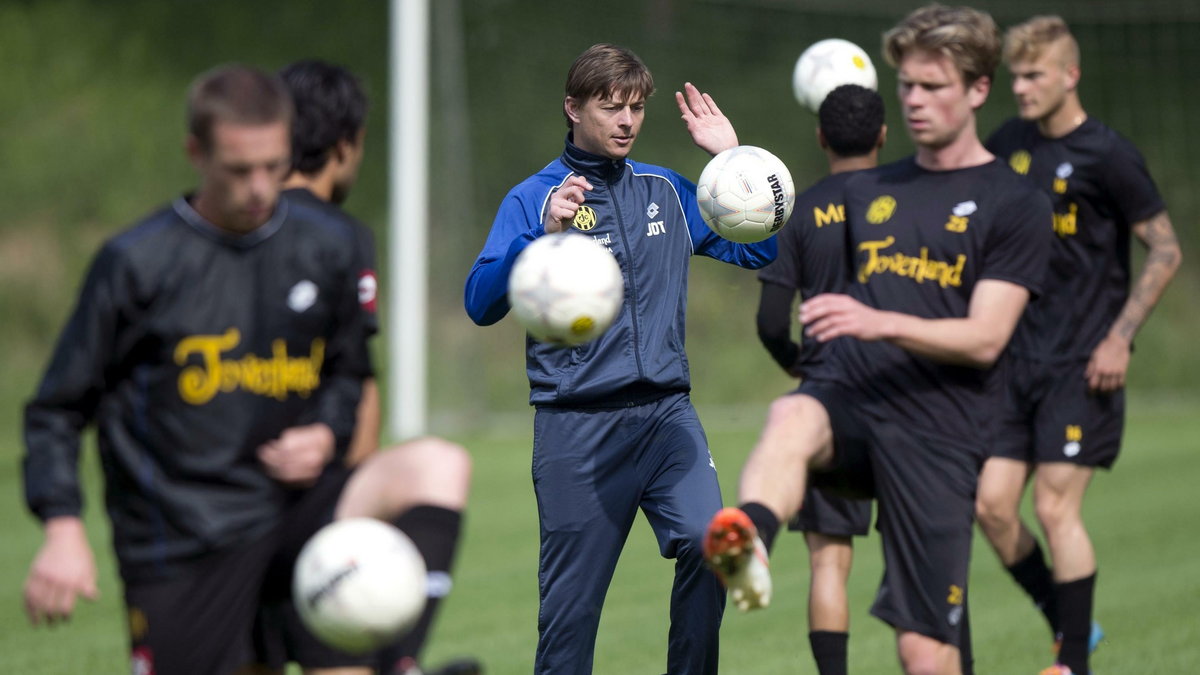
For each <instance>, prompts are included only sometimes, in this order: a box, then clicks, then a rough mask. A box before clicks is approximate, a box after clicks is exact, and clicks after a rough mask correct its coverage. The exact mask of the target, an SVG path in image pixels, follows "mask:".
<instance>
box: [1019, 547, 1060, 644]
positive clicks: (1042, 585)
mask: <svg viewBox="0 0 1200 675" xmlns="http://www.w3.org/2000/svg"><path fill="white" fill-rule="evenodd" d="M1008 573H1009V574H1011V575H1012V578H1013V579H1015V580H1016V582H1017V583H1018V584H1020V585H1021V588H1023V589H1025V592H1026V593H1028V594H1029V597H1030V598H1033V604H1034V605H1035V606H1037V608H1038V609H1040V610H1041V611H1042V614H1043V615H1044V616H1045V617H1046V622H1047V623H1049V624H1050V632H1051V633H1053V634H1055V635H1057V634H1058V631H1059V626H1058V599H1057V598H1056V597H1055V590H1054V577H1053V576H1052V575H1051V574H1050V568H1049V567H1046V558H1045V556H1043V555H1042V547H1041V546H1039V545H1038V543H1037V542H1036V541H1035V542H1033V550H1032V551H1030V553H1029V555H1027V556H1025V557H1024V558H1022V559H1021V560H1018V561H1017V562H1016V563H1014V564H1013V565H1012V567H1009V568H1008Z"/></svg>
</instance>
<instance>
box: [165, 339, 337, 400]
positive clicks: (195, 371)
mask: <svg viewBox="0 0 1200 675" xmlns="http://www.w3.org/2000/svg"><path fill="white" fill-rule="evenodd" d="M241 340H242V334H241V331H239V330H238V329H236V328H230V329H229V330H227V331H225V333H224V334H222V335H192V336H190V337H186V338H184V339H182V340H180V341H179V344H178V345H176V346H175V363H177V364H179V365H181V366H182V365H184V364H186V363H187V362H188V361H189V360H190V359H191V357H194V356H199V357H200V364H199V365H190V366H187V367H186V368H184V369H183V370H182V371H181V372H180V373H179V395H180V397H182V398H183V400H184V401H185V402H186V403H190V404H192V405H204V404H205V403H208V402H209V401H211V400H212V399H213V397H215V396H216V395H217V394H218V393H221V392H224V393H229V392H232V391H236V390H238V389H241V390H243V391H247V392H250V393H251V394H255V395H257V396H266V397H270V398H275V399H278V400H280V401H283V400H285V399H287V397H288V394H290V393H295V394H297V395H298V396H300V397H302V398H305V397H307V396H308V395H309V394H311V393H312V392H313V390H315V389H316V388H317V387H318V386H319V385H320V384H321V363H322V362H323V361H324V360H325V340H323V339H321V338H316V339H314V340H313V341H312V347H311V351H310V353H309V355H308V356H302V357H295V358H293V357H291V356H288V353H287V342H285V341H284V340H283V339H277V340H274V341H272V342H271V356H270V358H262V357H260V356H256V355H254V354H246V355H245V356H243V357H241V358H240V359H236V360H234V359H222V358H221V355H222V354H223V353H225V352H228V351H230V350H232V349H233V348H234V347H237V346H238V343H240V342H241Z"/></svg>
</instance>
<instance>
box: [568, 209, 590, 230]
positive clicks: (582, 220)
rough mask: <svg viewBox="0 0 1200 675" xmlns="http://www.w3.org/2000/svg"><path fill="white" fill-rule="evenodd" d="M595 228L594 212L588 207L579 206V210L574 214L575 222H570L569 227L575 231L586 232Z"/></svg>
mask: <svg viewBox="0 0 1200 675" xmlns="http://www.w3.org/2000/svg"><path fill="white" fill-rule="evenodd" d="M595 226H596V211H595V210H593V209H592V207H590V206H584V205H582V204H581V205H580V206H579V210H578V211H576V212H575V220H572V221H571V227H574V228H575V229H577V230H583V231H584V232H587V231H588V230H590V229H592V228H593V227H595Z"/></svg>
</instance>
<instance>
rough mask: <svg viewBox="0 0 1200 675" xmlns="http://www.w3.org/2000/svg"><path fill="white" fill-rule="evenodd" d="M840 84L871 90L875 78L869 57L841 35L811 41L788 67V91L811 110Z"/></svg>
mask: <svg viewBox="0 0 1200 675" xmlns="http://www.w3.org/2000/svg"><path fill="white" fill-rule="evenodd" d="M843 84H857V85H859V86H862V87H866V88H867V89H870V90H872V91H875V90H876V89H877V88H878V87H879V79H878V77H877V76H876V74H875V65H874V64H873V63H871V57H870V56H868V55H867V53H866V52H865V51H863V49H862V48H861V47H859V46H858V45H856V44H854V43H853V42H850V41H849V40H843V39H841V38H829V39H826V40H821V41H820V42H815V43H813V44H812V45H811V46H809V48H808V49H805V50H804V53H802V54H800V58H798V59H796V67H795V69H794V70H792V91H793V92H794V93H795V94H796V100H797V101H799V102H800V105H802V106H804V107H805V108H808V109H809V110H811V111H813V112H814V113H816V112H817V110H819V109H820V107H821V103H822V102H823V101H824V100H825V97H826V96H828V95H829V92H831V91H833V90H834V89H837V88H838V87H840V86H842V85H843Z"/></svg>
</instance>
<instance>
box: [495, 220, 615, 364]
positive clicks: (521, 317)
mask: <svg viewBox="0 0 1200 675" xmlns="http://www.w3.org/2000/svg"><path fill="white" fill-rule="evenodd" d="M624 295H625V280H624V279H623V278H622V276H621V266H620V265H618V264H617V260H616V258H614V257H613V255H612V254H611V253H609V252H608V250H607V249H605V248H604V247H603V246H601V245H600V244H598V243H596V242H595V241H593V240H592V239H591V238H590V237H588V236H587V235H583V234H575V233H573V232H556V233H553V234H547V235H545V236H542V237H538V238H537V239H536V240H534V242H533V243H531V244H530V245H529V246H526V247H525V250H524V251H521V255H519V256H517V261H516V263H515V264H513V268H512V272H511V273H510V274H509V277H508V301H509V302H510V303H512V308H513V314H515V315H516V317H517V321H519V322H520V323H521V325H522V326H524V327H525V330H526V331H528V332H529V335H531V336H532V337H533V339H535V340H538V341H540V342H547V343H550V344H554V345H559V346H573V345H580V344H583V343H585V342H589V341H591V340H594V339H596V338H598V337H600V334H601V333H603V332H604V331H605V330H607V329H608V327H609V325H611V324H612V322H613V319H614V318H616V316H617V312H618V311H619V310H620V309H621V300H622V298H623V297H624Z"/></svg>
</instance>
